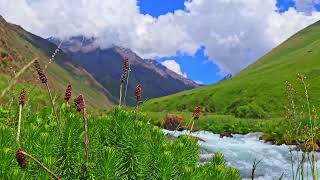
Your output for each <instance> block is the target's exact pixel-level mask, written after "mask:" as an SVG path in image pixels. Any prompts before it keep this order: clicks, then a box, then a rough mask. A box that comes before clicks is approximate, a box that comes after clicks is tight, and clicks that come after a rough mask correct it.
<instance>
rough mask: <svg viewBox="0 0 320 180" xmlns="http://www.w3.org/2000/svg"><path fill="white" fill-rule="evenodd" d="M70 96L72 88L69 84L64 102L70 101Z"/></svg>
mask: <svg viewBox="0 0 320 180" xmlns="http://www.w3.org/2000/svg"><path fill="white" fill-rule="evenodd" d="M71 95H72V87H71V85H70V84H69V85H68V87H67V89H66V92H65V94H64V100H66V101H69V100H70V99H71Z"/></svg>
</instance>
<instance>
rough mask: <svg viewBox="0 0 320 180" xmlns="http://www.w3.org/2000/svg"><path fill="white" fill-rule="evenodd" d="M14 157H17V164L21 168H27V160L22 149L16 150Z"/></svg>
mask: <svg viewBox="0 0 320 180" xmlns="http://www.w3.org/2000/svg"><path fill="white" fill-rule="evenodd" d="M16 159H17V162H18V164H19V166H20V167H21V168H22V169H25V168H27V160H26V156H25V155H24V152H23V151H21V150H17V151H16Z"/></svg>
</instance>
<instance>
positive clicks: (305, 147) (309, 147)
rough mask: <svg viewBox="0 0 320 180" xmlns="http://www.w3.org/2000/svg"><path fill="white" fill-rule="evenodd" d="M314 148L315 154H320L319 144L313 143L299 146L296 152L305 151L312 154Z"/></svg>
mask: <svg viewBox="0 0 320 180" xmlns="http://www.w3.org/2000/svg"><path fill="white" fill-rule="evenodd" d="M313 148H314V151H315V152H320V147H319V145H318V143H316V142H312V141H310V142H306V143H303V144H299V145H297V147H296V150H297V151H304V152H311V151H312V150H313Z"/></svg>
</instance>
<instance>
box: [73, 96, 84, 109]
mask: <svg viewBox="0 0 320 180" xmlns="http://www.w3.org/2000/svg"><path fill="white" fill-rule="evenodd" d="M74 103H75V106H76V108H77V111H79V112H81V111H83V110H84V108H85V107H86V105H85V102H84V99H83V96H82V95H79V96H78V97H77V98H76V99H75V100H74Z"/></svg>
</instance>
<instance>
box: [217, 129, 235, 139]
mask: <svg viewBox="0 0 320 180" xmlns="http://www.w3.org/2000/svg"><path fill="white" fill-rule="evenodd" d="M223 137H229V138H233V136H232V134H231V132H229V131H225V132H223V133H221V134H220V138H223Z"/></svg>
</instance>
